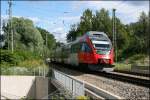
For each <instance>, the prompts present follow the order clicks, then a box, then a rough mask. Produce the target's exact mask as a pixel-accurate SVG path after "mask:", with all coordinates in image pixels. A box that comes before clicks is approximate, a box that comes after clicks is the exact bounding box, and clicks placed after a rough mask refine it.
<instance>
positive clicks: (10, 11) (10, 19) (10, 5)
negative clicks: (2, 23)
mask: <svg viewBox="0 0 150 100" xmlns="http://www.w3.org/2000/svg"><path fill="white" fill-rule="evenodd" d="M8 4H9V26H10V34H11V51H12V53H13V51H14V46H13V45H14V43H13V31H12V1H11V0H9V1H8ZM8 34H9V33H8ZM8 39H9V35H8ZM8 45H10V44H9V41H8ZM8 49H9V46H8Z"/></svg>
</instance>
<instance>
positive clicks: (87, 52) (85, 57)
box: [79, 42, 92, 63]
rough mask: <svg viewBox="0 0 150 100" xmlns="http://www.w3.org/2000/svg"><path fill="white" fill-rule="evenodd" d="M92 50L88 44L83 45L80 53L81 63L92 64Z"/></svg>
mask: <svg viewBox="0 0 150 100" xmlns="http://www.w3.org/2000/svg"><path fill="white" fill-rule="evenodd" d="M91 53H92V49H91V48H90V47H89V45H88V44H87V43H86V42H83V43H82V44H81V49H80V52H79V61H80V63H90V62H91V58H92V54H91Z"/></svg>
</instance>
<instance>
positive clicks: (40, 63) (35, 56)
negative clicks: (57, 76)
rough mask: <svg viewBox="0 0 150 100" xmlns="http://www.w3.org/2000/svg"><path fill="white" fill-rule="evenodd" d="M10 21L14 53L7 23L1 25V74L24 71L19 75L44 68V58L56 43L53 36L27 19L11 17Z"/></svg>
mask: <svg viewBox="0 0 150 100" xmlns="http://www.w3.org/2000/svg"><path fill="white" fill-rule="evenodd" d="M11 21H12V28H13V29H12V30H13V31H14V40H15V41H14V52H13V53H12V51H11V45H10V42H11V41H10V40H11V38H10V37H9V38H8V33H9V32H10V31H9V27H10V26H9V23H7V24H6V25H5V24H3V30H4V35H3V37H4V40H5V45H4V47H3V48H1V50H0V51H1V53H0V54H1V56H0V62H1V63H0V66H1V74H5V75H6V74H7V75H11V74H13V73H14V71H16V70H18V69H19V70H24V72H21V73H19V74H28V72H32V71H33V70H35V69H36V68H38V67H42V68H43V67H46V64H45V58H46V57H48V56H49V55H50V52H51V49H52V48H53V47H54V46H55V43H56V40H55V38H54V36H53V35H52V34H50V33H49V32H48V31H47V30H45V29H42V28H40V27H35V26H34V24H33V22H32V21H31V20H29V19H25V18H23V17H21V18H16V17H13V18H12V20H11ZM46 36H47V42H46ZM8 40H9V41H8ZM16 74H17V73H16Z"/></svg>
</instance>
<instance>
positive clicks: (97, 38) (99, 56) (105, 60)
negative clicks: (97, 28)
mask: <svg viewBox="0 0 150 100" xmlns="http://www.w3.org/2000/svg"><path fill="white" fill-rule="evenodd" d="M88 35H89V39H90V41H91V44H92V48H93V51H94V58H95V62H96V65H97V66H95V65H94V66H93V65H90V66H89V68H90V69H91V68H92V69H93V68H94V70H101V71H107V72H108V71H113V67H114V65H113V64H114V51H113V47H112V43H111V41H110V39H109V38H108V37H107V35H106V34H105V33H103V32H90V33H89V34H88Z"/></svg>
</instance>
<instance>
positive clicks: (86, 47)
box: [81, 43, 92, 52]
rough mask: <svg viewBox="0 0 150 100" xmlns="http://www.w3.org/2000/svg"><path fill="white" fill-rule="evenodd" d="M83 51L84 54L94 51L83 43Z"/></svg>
mask: <svg viewBox="0 0 150 100" xmlns="http://www.w3.org/2000/svg"><path fill="white" fill-rule="evenodd" d="M81 51H82V52H91V51H92V50H91V48H90V47H89V45H88V44H87V43H82V46H81Z"/></svg>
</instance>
